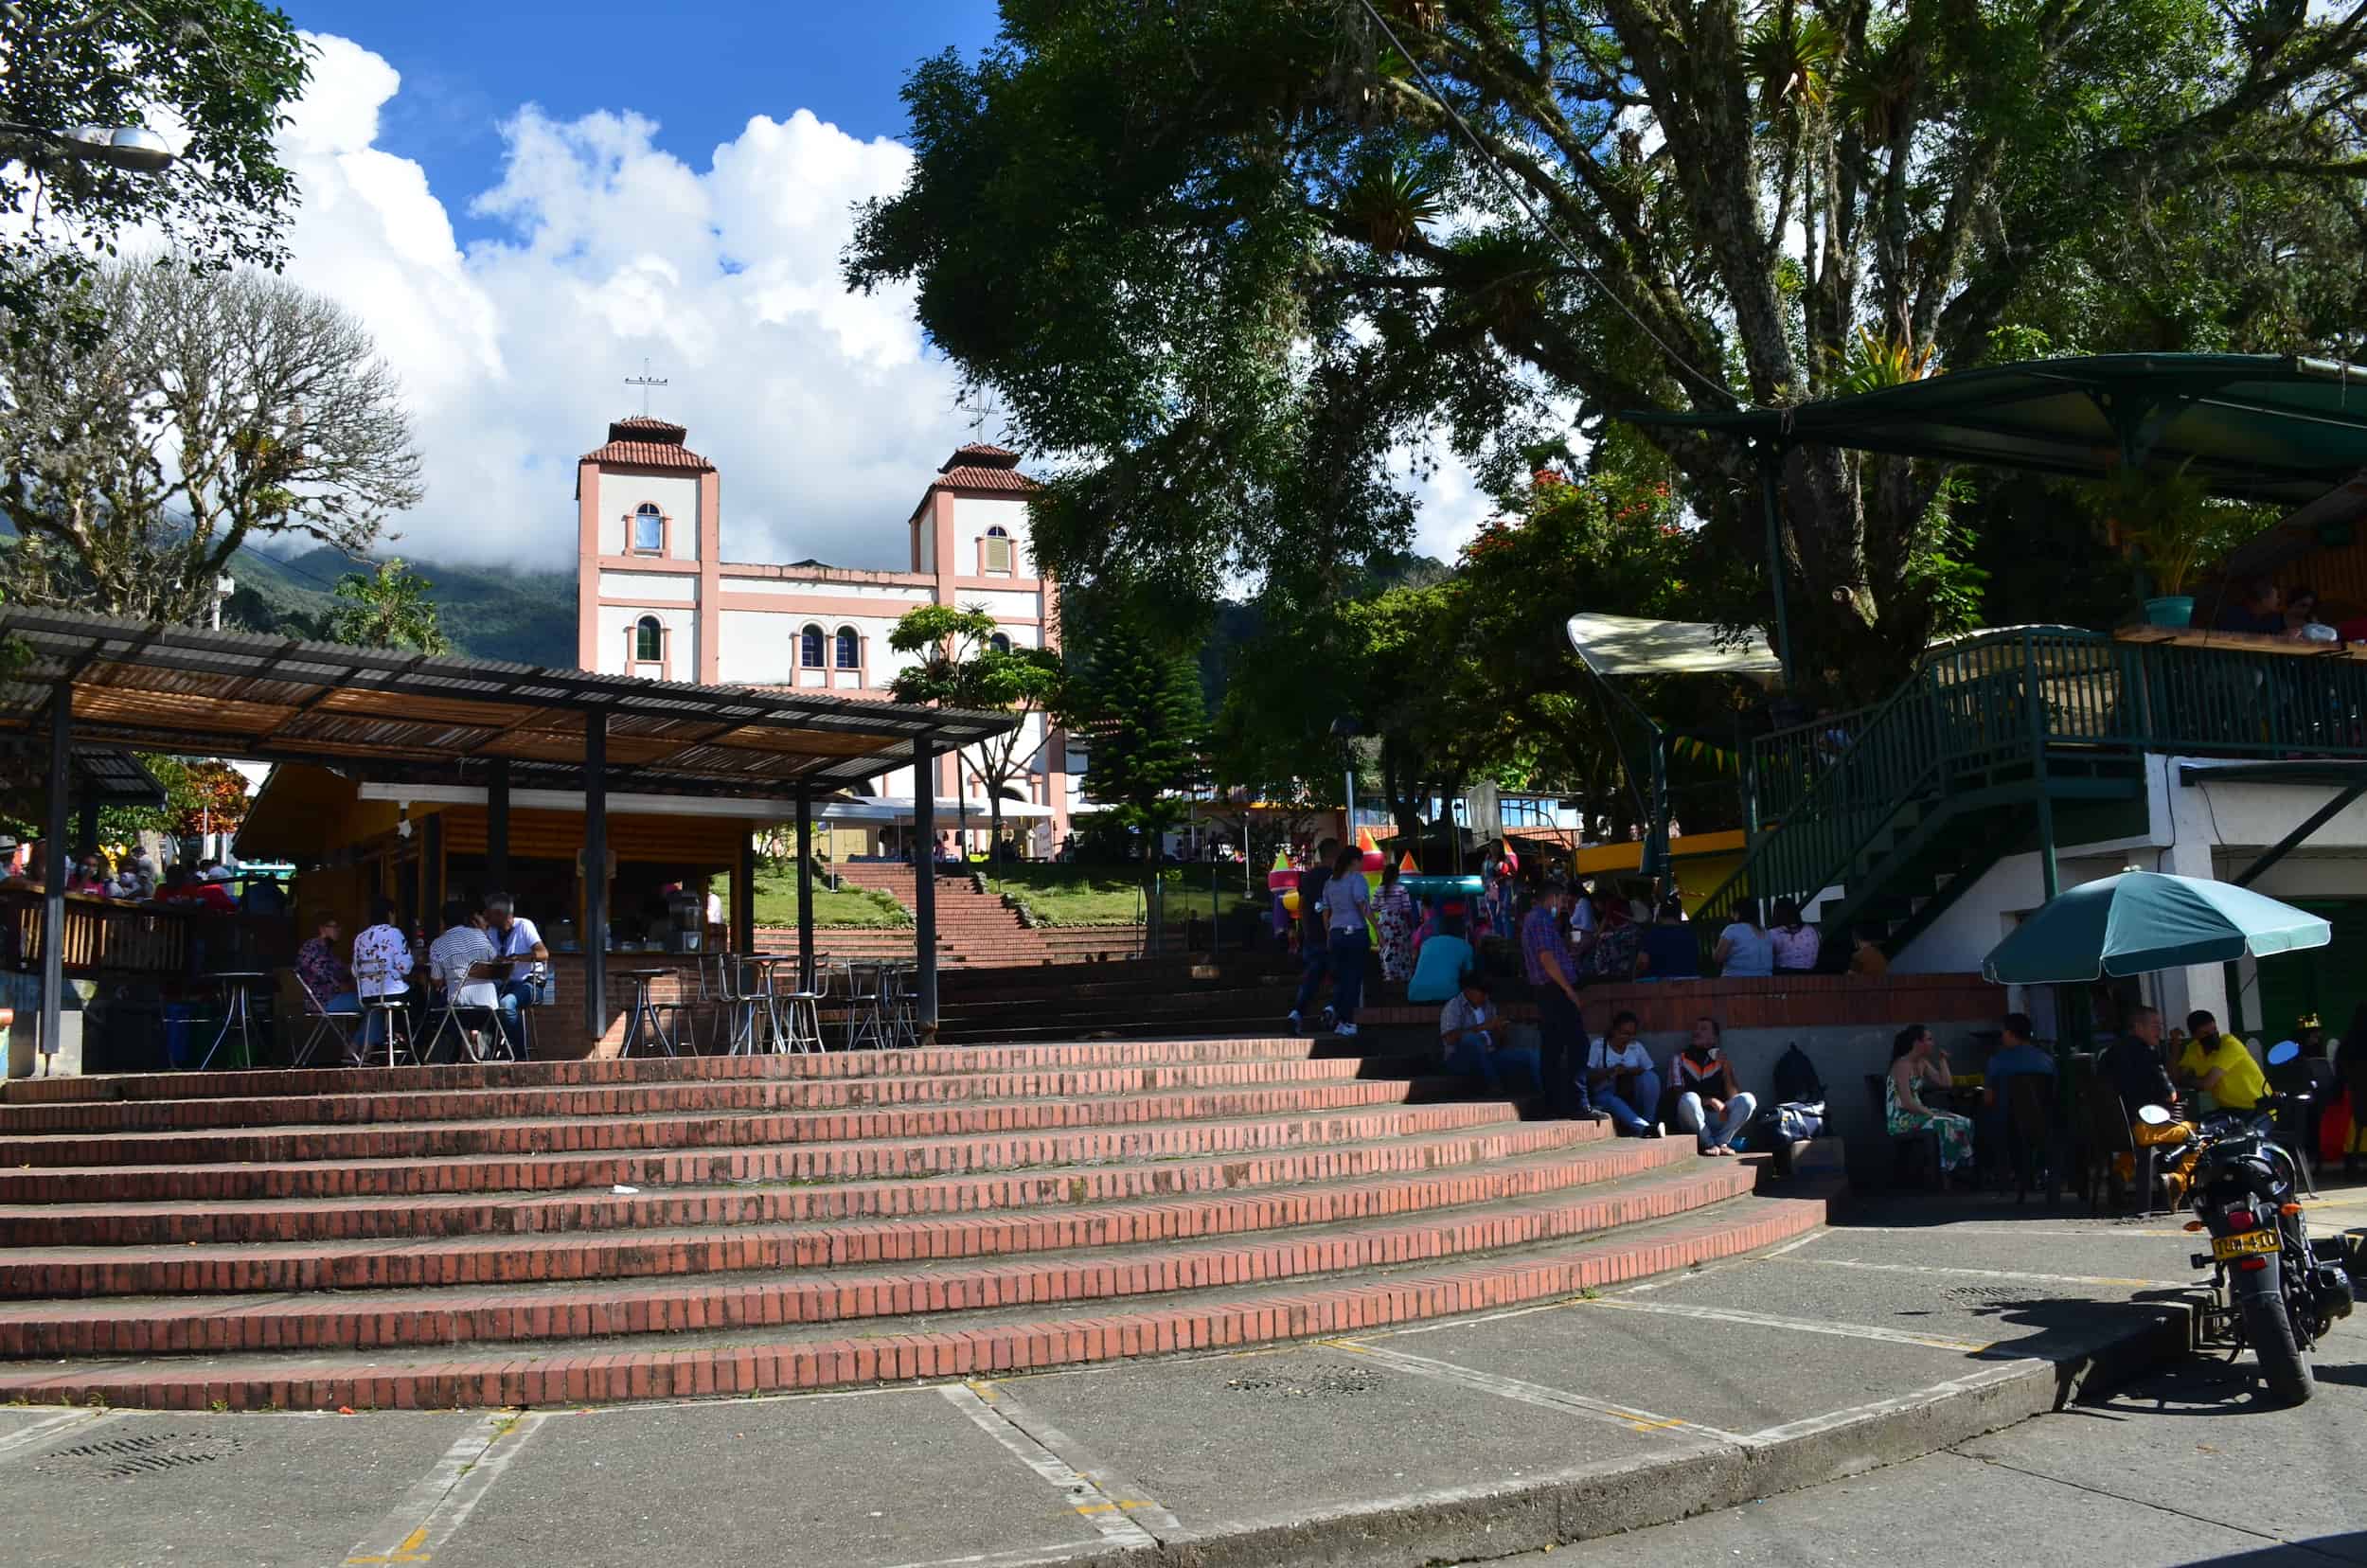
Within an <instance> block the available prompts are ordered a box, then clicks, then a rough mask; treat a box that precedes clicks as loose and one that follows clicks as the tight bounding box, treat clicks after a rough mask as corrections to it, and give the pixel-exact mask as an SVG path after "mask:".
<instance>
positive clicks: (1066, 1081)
mask: <svg viewBox="0 0 2367 1568" xmlns="http://www.w3.org/2000/svg"><path fill="white" fill-rule="evenodd" d="M1360 1076H1366V1075H1364V1074H1363V1070H1362V1068H1361V1064H1360V1063H1359V1062H1358V1061H1357V1060H1355V1059H1353V1058H1344V1057H1340V1058H1330V1059H1323V1060H1318V1059H1311V1058H1307V1057H1299V1058H1295V1059H1293V1058H1270V1059H1256V1058H1253V1059H1250V1060H1240V1061H1206V1062H1184V1063H1177V1064H1173V1065H1170V1064H1167V1063H1164V1062H1158V1063H1150V1064H1145V1065H1130V1066H1122V1067H1042V1068H1028V1069H1022V1070H1013V1071H981V1072H976V1073H965V1074H945V1073H936V1074H925V1075H915V1076H911V1077H890V1076H887V1075H884V1074H864V1075H856V1074H845V1075H841V1076H837V1077H831V1078H819V1077H814V1076H805V1077H796V1078H791V1077H786V1076H781V1077H772V1078H714V1079H700V1078H692V1079H683V1080H676V1081H666V1082H646V1083H629V1084H601V1085H592V1086H583V1087H548V1088H516V1089H446V1090H418V1091H386V1092H381V1093H361V1094H344V1095H270V1096H260V1095H258V1096H243V1097H239V1098H227V1097H225V1098H219V1099H194V1100H110V1101H94V1102H79V1103H66V1104H57V1105H10V1106H0V1135H7V1136H11V1137H15V1136H31V1135H43V1136H54V1135H60V1134H65V1133H85V1134H89V1133H99V1132H151V1131H180V1132H187V1131H200V1130H208V1129H225V1128H257V1127H275V1126H277V1127H301V1126H357V1125H383V1124H387V1123H399V1122H434V1121H452V1120H459V1119H504V1120H506V1119H510V1118H540V1117H571V1116H577V1117H579V1116H644V1115H657V1114H668V1113H671V1114H684V1113H688V1112H721V1111H755V1110H798V1111H818V1110H831V1109H844V1108H849V1107H858V1106H891V1105H931V1104H946V1103H952V1102H958V1101H968V1100H1007V1099H1030V1098H1039V1097H1046V1098H1071V1097H1075V1096H1095V1095H1124V1094H1145V1093H1151V1092H1155V1091H1159V1090H1167V1089H1196V1088H1212V1087H1237V1086H1244V1085H1278V1084H1302V1083H1332V1082H1341V1081H1345V1080H1349V1079H1354V1078H1358V1077H1360ZM1369 1076H1372V1077H1374V1078H1378V1077H1379V1075H1369Z"/></svg>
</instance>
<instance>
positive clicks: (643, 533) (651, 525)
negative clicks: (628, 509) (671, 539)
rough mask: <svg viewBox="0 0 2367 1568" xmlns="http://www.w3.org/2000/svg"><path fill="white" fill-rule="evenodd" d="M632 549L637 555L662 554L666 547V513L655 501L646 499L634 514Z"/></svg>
mask: <svg viewBox="0 0 2367 1568" xmlns="http://www.w3.org/2000/svg"><path fill="white" fill-rule="evenodd" d="M632 549H633V553H634V554H635V555H661V554H663V553H665V549H666V514H665V513H664V512H661V511H659V510H658V509H657V503H656V502H654V501H644V502H642V503H641V507H640V509H639V510H637V511H635V512H634V513H633V514H632Z"/></svg>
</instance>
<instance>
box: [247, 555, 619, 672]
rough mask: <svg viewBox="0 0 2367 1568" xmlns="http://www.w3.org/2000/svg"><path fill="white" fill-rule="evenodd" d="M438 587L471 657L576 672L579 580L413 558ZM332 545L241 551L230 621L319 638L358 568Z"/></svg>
mask: <svg viewBox="0 0 2367 1568" xmlns="http://www.w3.org/2000/svg"><path fill="white" fill-rule="evenodd" d="M412 564H413V566H414V568H415V569H416V570H417V571H418V573H419V575H420V576H422V577H424V578H426V579H428V580H429V581H430V582H432V583H433V584H435V586H434V588H433V589H432V590H431V592H430V594H429V597H431V598H433V599H434V600H435V601H436V613H437V616H438V618H439V620H440V621H441V623H442V625H443V628H444V633H445V635H447V636H449V637H451V638H452V640H453V644H454V647H456V648H457V649H459V650H461V651H462V652H463V653H466V654H468V655H469V656H470V657H472V658H479V659H505V660H508V661H510V662H512V663H515V664H531V665H549V666H554V667H557V668H573V667H574V665H575V662H576V579H574V578H573V577H572V576H570V575H569V574H567V573H564V572H522V571H514V570H509V569H506V568H502V567H486V566H456V565H441V564H438V563H436V562H435V561H413V562H412ZM358 569H359V568H357V567H356V566H355V565H354V564H353V562H352V561H348V560H347V558H346V557H345V556H343V555H340V554H339V553H338V552H337V551H335V550H331V549H329V548H327V547H326V546H323V547H319V548H315V549H312V550H309V551H306V552H305V553H303V554H301V555H297V556H293V557H290V558H289V559H287V560H285V561H281V560H278V559H276V558H274V557H271V556H267V555H264V554H262V553H261V552H260V551H257V550H241V551H240V553H239V555H238V557H237V559H236V560H235V561H233V563H232V565H231V576H232V577H233V578H234V579H236V580H237V582H238V585H239V586H238V590H237V592H235V593H234V594H232V595H231V597H230V602H229V604H228V606H227V607H226V610H225V615H224V620H225V622H229V623H235V624H237V625H239V626H240V627H242V628H245V629H247V630H249V631H255V632H279V633H288V634H290V635H293V636H316V635H318V634H319V631H320V626H321V623H322V621H323V619H324V618H325V617H326V616H327V615H328V612H329V600H330V597H331V594H332V593H333V591H334V590H335V588H336V585H337V579H339V578H340V577H342V576H344V575H345V574H346V573H347V572H351V571H355V570H358Z"/></svg>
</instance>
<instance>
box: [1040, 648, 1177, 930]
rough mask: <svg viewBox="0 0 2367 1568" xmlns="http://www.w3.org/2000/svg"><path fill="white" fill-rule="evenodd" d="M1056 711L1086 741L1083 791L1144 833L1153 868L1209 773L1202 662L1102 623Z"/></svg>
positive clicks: (1144, 846)
mask: <svg viewBox="0 0 2367 1568" xmlns="http://www.w3.org/2000/svg"><path fill="white" fill-rule="evenodd" d="M1060 714H1061V722H1064V723H1066V724H1067V725H1068V726H1069V728H1070V729H1072V730H1074V731H1076V732H1077V733H1078V734H1079V735H1081V736H1083V737H1084V738H1085V744H1086V747H1087V750H1086V763H1085V779H1084V793H1085V794H1086V796H1088V797H1089V798H1090V799H1092V800H1093V801H1094V803H1095V804H1096V805H1098V806H1100V807H1102V808H1104V809H1105V810H1107V811H1109V812H1110V813H1111V815H1112V817H1113V818H1114V819H1115V820H1116V821H1117V822H1119V823H1120V824H1122V825H1124V826H1125V827H1128V828H1131V829H1136V830H1138V831H1139V832H1140V833H1141V834H1142V849H1143V860H1144V863H1145V864H1148V865H1155V864H1158V859H1159V839H1160V835H1161V834H1162V833H1164V832H1166V830H1167V829H1170V828H1172V827H1174V826H1175V825H1176V824H1177V823H1179V822H1181V821H1183V820H1184V815H1185V813H1186V812H1187V811H1189V810H1190V800H1189V798H1188V796H1187V795H1186V793H1185V792H1186V791H1188V790H1189V789H1190V788H1191V787H1192V786H1193V785H1194V784H1197V783H1199V782H1201V779H1202V777H1203V776H1204V773H1205V748H1206V741H1207V730H1208V705H1207V699H1206V698H1205V697H1204V696H1203V695H1202V694H1201V686H1200V668H1199V666H1198V665H1197V663H1195V661H1194V660H1193V659H1192V658H1191V657H1190V655H1188V654H1186V653H1184V652H1181V651H1176V650H1169V649H1167V648H1165V647H1163V646H1162V645H1161V644H1160V643H1159V642H1158V641H1157V640H1155V639H1154V638H1152V637H1149V636H1148V635H1145V634H1144V633H1142V632H1140V631H1139V630H1137V629H1135V628H1133V627H1130V626H1110V627H1105V628H1103V629H1102V630H1101V632H1100V633H1098V634H1097V635H1096V637H1095V644H1094V648H1093V650H1092V653H1091V655H1090V657H1088V658H1087V659H1086V660H1085V662H1084V664H1083V666H1082V667H1081V668H1078V669H1076V670H1073V671H1071V673H1070V678H1069V682H1068V686H1067V688H1066V690H1065V691H1064V692H1063V693H1062V697H1061V703H1060ZM1153 908H1154V910H1155V909H1156V905H1155V904H1154V905H1153Z"/></svg>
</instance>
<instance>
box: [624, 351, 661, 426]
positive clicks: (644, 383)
mask: <svg viewBox="0 0 2367 1568" xmlns="http://www.w3.org/2000/svg"><path fill="white" fill-rule="evenodd" d="M625 384H626V385H627V386H637V387H639V388H641V416H642V418H643V419H647V418H649V414H650V387H652V386H664V385H665V384H666V378H665V377H664V376H652V375H650V362H649V361H648V360H646V359H645V360H643V361H642V362H641V374H639V375H637V376H627V377H626V378H625Z"/></svg>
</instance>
